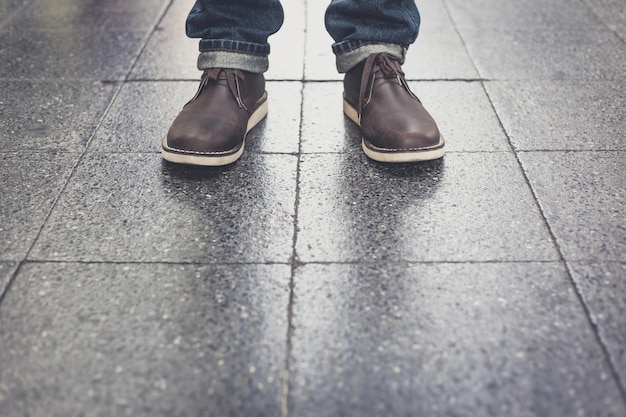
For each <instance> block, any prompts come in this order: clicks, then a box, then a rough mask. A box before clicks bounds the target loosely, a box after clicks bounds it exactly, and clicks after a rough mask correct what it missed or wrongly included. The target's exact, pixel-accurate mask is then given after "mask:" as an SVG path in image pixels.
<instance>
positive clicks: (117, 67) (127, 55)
mask: <svg viewBox="0 0 626 417" xmlns="http://www.w3.org/2000/svg"><path fill="white" fill-rule="evenodd" d="M144 37H145V35H144V34H143V33H141V32H132V31H128V32H113V31H109V32H108V33H107V34H106V36H94V35H93V33H92V32H91V31H90V30H86V29H80V28H76V29H72V28H68V29H67V30H64V31H59V32H46V31H35V32H33V31H26V30H24V31H9V32H0V44H2V45H3V47H2V48H1V49H0V80H3V79H20V80H22V79H27V80H55V81H58V80H118V81H119V80H123V79H124V78H125V77H126V74H127V73H128V71H129V70H130V68H131V65H132V63H133V62H134V60H135V57H136V56H137V55H138V54H139V51H140V49H141V47H142V45H143V38H144ZM25 51H28V53H25Z"/></svg>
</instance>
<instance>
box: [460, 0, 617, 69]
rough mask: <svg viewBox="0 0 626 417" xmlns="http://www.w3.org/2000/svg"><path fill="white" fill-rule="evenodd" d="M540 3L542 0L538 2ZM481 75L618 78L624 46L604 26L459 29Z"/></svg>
mask: <svg viewBox="0 0 626 417" xmlns="http://www.w3.org/2000/svg"><path fill="white" fill-rule="evenodd" d="M542 4H543V3H542ZM462 34H463V38H464V39H465V44H466V45H467V48H468V50H469V53H470V56H471V57H472V59H473V60H474V63H475V65H476V67H477V68H478V72H479V73H480V75H481V77H483V78H488V79H495V80H516V79H518V80H528V79H540V80H581V79H582V80H621V79H623V78H624V68H625V67H626V53H625V52H626V45H625V44H624V41H622V40H621V39H619V38H618V37H617V36H616V35H615V34H614V33H612V32H610V31H608V30H606V31H579V30H571V31H553V30H545V29H544V30H537V31H524V32H520V31H517V32H508V31H507V32H505V31H497V30H486V29H466V30H463V31H462Z"/></svg>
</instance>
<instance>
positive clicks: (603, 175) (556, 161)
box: [519, 152, 626, 262]
mask: <svg viewBox="0 0 626 417" xmlns="http://www.w3.org/2000/svg"><path fill="white" fill-rule="evenodd" d="M519 159H520V160H521V162H522V165H523V168H524V170H525V171H526V175H527V177H528V180H529V181H530V184H531V186H532V187H533V190H534V193H535V195H536V196H537V199H538V200H539V204H540V206H541V208H542V210H543V213H544V215H545V217H546V219H547V221H548V223H549V225H550V229H551V230H552V233H553V234H554V236H555V237H556V239H557V243H558V245H559V248H560V251H561V253H562V254H563V257H564V258H565V259H566V260H568V261H622V262H623V261H626V222H625V221H624V220H625V219H626V209H625V207H626V194H625V193H624V172H626V153H624V152H521V153H520V154H519Z"/></svg>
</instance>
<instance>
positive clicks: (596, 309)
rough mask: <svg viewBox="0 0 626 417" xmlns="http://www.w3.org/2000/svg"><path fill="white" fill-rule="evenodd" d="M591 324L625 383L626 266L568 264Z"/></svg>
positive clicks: (620, 263) (617, 264) (605, 263)
mask: <svg viewBox="0 0 626 417" xmlns="http://www.w3.org/2000/svg"><path fill="white" fill-rule="evenodd" d="M568 266H569V269H570V271H572V278H573V279H574V281H575V282H576V285H577V286H578V288H579V291H580V292H581V294H582V298H583V300H584V302H585V305H586V306H587V308H588V309H589V313H590V315H591V321H592V322H593V323H594V325H596V326H597V327H598V332H599V335H600V339H601V341H602V343H603V344H605V345H606V347H607V350H608V352H609V354H610V355H611V360H612V362H613V363H614V364H615V367H616V370H617V373H618V374H619V376H620V378H621V380H622V381H625V380H626V322H625V321H624V312H625V311H626V299H624V294H626V280H624V277H626V262H603V263H582V262H570V263H568Z"/></svg>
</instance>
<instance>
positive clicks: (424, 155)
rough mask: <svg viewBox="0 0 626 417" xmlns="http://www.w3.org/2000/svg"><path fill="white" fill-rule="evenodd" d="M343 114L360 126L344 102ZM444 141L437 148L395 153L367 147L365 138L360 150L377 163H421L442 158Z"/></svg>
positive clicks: (355, 116) (357, 116)
mask: <svg viewBox="0 0 626 417" xmlns="http://www.w3.org/2000/svg"><path fill="white" fill-rule="evenodd" d="M343 112H344V114H345V115H346V116H347V117H348V119H350V120H352V121H353V122H354V123H356V124H357V125H358V126H359V127H360V126H361V123H360V120H359V113H358V112H357V110H356V109H355V108H354V107H352V106H351V105H350V103H348V102H347V101H346V100H344V101H343ZM443 144H444V139H443V137H442V138H441V142H440V146H437V147H436V148H434V149H420V150H415V151H406V152H397V151H385V150H380V151H379V150H376V149H372V148H371V147H369V146H368V145H367V143H366V141H365V138H361V148H362V149H363V152H364V153H365V155H367V157H368V158H370V159H373V160H374V161H378V162H389V163H403V162H422V161H432V160H433V159H439V158H441V157H443V156H444V154H445V153H446V151H445V149H444V148H443Z"/></svg>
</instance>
